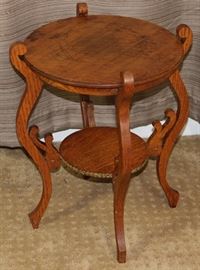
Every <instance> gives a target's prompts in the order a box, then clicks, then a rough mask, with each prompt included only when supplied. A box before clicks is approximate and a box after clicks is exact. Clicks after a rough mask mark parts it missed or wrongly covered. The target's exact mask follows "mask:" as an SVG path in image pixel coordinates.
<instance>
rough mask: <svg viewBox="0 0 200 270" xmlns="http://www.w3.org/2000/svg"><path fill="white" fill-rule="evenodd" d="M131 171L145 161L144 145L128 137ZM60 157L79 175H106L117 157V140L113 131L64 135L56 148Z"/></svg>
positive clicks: (90, 130) (91, 130)
mask: <svg viewBox="0 0 200 270" xmlns="http://www.w3.org/2000/svg"><path fill="white" fill-rule="evenodd" d="M131 149H132V151H131V168H132V170H134V169H136V168H137V167H139V166H141V165H142V164H143V163H144V161H145V159H146V158H147V151H146V145H145V142H144V141H143V140H142V139H141V138H140V137H138V136H136V135H135V134H133V133H132V134H131ZM59 152H60V154H61V156H62V158H63V159H64V160H65V161H66V162H67V164H69V165H71V167H73V168H76V169H77V170H78V171H79V172H82V173H85V174H86V175H90V176H94V175H95V176H99V177H102V176H104V177H105V176H107V177H108V176H110V177H112V173H113V171H114V169H115V158H117V157H118V156H119V139H118V131H117V129H116V128H111V127H93V128H85V129H82V130H81V131H77V132H75V133H73V134H71V135H70V136H68V137H67V138H66V139H65V140H64V141H63V142H62V143H61V145H60V149H59Z"/></svg>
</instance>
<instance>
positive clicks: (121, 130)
mask: <svg viewBox="0 0 200 270" xmlns="http://www.w3.org/2000/svg"><path fill="white" fill-rule="evenodd" d="M122 81H123V88H122V89H120V91H119V93H118V95H117V97H116V116H117V128H118V137H119V157H118V159H116V168H115V171H114V172H113V191H114V223H115V238H116V243H117V259H118V261H119V262H120V263H123V262H125V261H126V244H125V236H124V202H125V197H126V193H127V190H128V186H129V181H130V175H131V155H132V154H131V152H132V151H133V155H135V157H134V159H135V158H136V155H137V154H136V153H135V149H134V148H132V147H131V132H130V126H129V112H130V105H131V99H132V97H133V94H134V78H133V75H132V73H130V72H125V73H124V74H122ZM140 155H141V154H140Z"/></svg>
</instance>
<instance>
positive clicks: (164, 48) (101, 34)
mask: <svg viewBox="0 0 200 270" xmlns="http://www.w3.org/2000/svg"><path fill="white" fill-rule="evenodd" d="M25 43H26V45H27V47H28V48H29V50H28V52H27V54H26V55H25V61H26V62H27V63H28V64H29V65H30V66H31V68H32V69H34V70H35V71H36V72H37V73H39V74H40V75H42V76H44V77H46V78H48V79H50V80H53V81H56V82H59V83H63V84H65V85H70V86H75V87H88V88H99V90H98V91H99V92H101V89H102V88H118V87H121V86H122V84H121V78H120V72H122V71H124V70H130V71H131V72H132V73H133V74H134V78H135V89H136V90H135V91H139V90H143V89H144V88H145V89H146V87H147V85H148V87H150V86H152V85H157V84H158V82H162V81H163V80H165V79H167V78H168V77H169V76H170V75H171V74H172V73H173V72H174V71H175V70H176V69H177V67H178V66H179V64H180V63H181V60H182V55H183V52H182V47H181V42H179V41H178V40H177V39H176V37H175V36H174V35H173V34H171V33H170V32H169V31H167V30H165V29H164V28H161V27H159V26H157V25H155V24H152V23H149V22H146V21H143V20H138V19H134V18H129V17H120V16H104V15H98V16H91V15H90V16H89V15H88V16H78V17H74V18H68V19H64V20H59V21H56V22H52V23H50V24H48V25H45V26H42V27H41V28H39V29H38V30H36V31H34V32H33V33H32V34H31V35H30V36H29V37H28V38H27V39H26V40H25ZM157 59H159V61H157ZM77 74H79V76H77Z"/></svg>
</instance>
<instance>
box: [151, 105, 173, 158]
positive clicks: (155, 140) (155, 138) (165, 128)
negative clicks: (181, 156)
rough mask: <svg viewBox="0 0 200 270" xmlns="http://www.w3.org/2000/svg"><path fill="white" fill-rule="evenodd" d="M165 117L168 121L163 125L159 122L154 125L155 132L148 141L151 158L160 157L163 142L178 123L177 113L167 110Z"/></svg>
mask: <svg viewBox="0 0 200 270" xmlns="http://www.w3.org/2000/svg"><path fill="white" fill-rule="evenodd" d="M165 116H166V118H167V120H166V122H165V123H164V124H163V125H162V124H161V123H160V121H158V120H156V121H154V122H153V123H152V125H153V127H154V129H155V130H154V132H153V133H152V135H151V136H150V137H149V139H148V141H147V144H148V153H149V156H150V157H157V156H159V155H160V153H161V151H162V146H163V141H164V139H165V137H166V135H167V133H168V132H169V131H170V130H171V129H172V128H173V126H174V124H175V122H176V113H175V112H174V111H173V110H171V109H168V110H166V111H165Z"/></svg>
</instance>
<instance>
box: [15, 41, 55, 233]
mask: <svg viewBox="0 0 200 270" xmlns="http://www.w3.org/2000/svg"><path fill="white" fill-rule="evenodd" d="M26 51H27V49H26V47H25V45H24V44H23V43H16V44H14V45H13V46H12V47H11V50H10V59H11V62H12V64H13V66H14V67H15V68H16V69H17V70H18V71H19V72H20V73H21V74H22V75H23V76H24V77H25V79H26V90H25V93H24V95H23V97H22V100H21V103H20V105H19V108H18V112H17V120H16V129H17V136H18V139H19V141H20V143H21V144H22V146H23V147H24V148H25V150H26V151H27V152H28V154H29V155H30V156H31V158H32V159H33V161H34V163H35V165H36V167H37V168H38V170H39V172H40V174H41V176H42V180H43V191H42V196H41V199H40V201H39V203H38V205H37V207H36V208H35V209H34V210H33V211H32V212H31V213H30V214H29V217H30V221H31V223H32V226H33V228H38V226H39V223H40V220H41V218H42V216H43V214H44V212H45V210H46V208H47V206H48V203H49V200H50V197H51V193H52V184H51V175H50V171H49V167H48V165H47V162H46V160H45V159H44V157H43V156H42V154H41V153H40V151H39V150H38V148H37V147H36V146H35V144H34V143H33V141H32V139H31V137H30V135H29V128H28V121H29V118H30V115H31V113H32V111H33V108H34V106H35V104H36V102H37V100H38V99H39V97H40V94H41V92H42V86H43V85H42V82H41V81H40V79H39V78H38V77H37V76H36V74H35V73H33V72H32V71H31V70H30V69H29V68H28V66H27V65H26V64H25V62H24V61H23V60H21V59H20V56H23V55H24V54H25V53H26Z"/></svg>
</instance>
